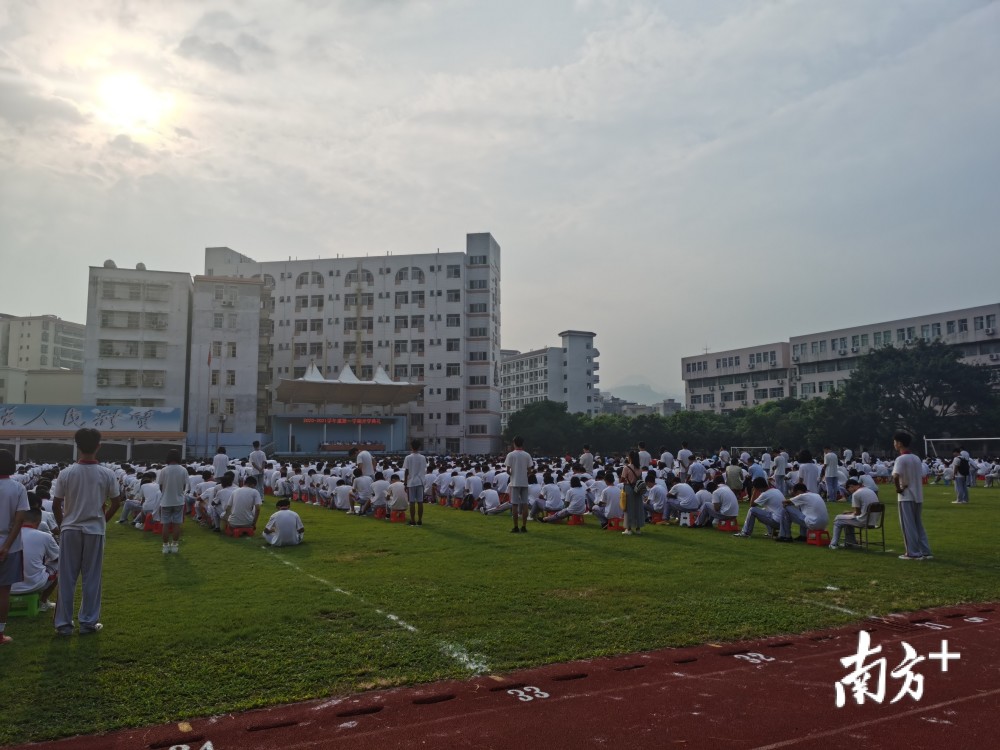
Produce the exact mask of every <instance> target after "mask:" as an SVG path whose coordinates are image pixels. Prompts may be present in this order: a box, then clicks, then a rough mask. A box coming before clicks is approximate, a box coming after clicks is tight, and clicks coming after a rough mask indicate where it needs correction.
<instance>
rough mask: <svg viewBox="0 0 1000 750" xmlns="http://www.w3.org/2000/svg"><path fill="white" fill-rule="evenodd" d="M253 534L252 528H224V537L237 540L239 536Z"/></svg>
mask: <svg viewBox="0 0 1000 750" xmlns="http://www.w3.org/2000/svg"><path fill="white" fill-rule="evenodd" d="M253 532H254V529H253V527H248V526H240V527H238V528H235V529H234V528H233V527H232V526H226V536H231V537H233V538H234V539H239V538H240V537H241V536H253Z"/></svg>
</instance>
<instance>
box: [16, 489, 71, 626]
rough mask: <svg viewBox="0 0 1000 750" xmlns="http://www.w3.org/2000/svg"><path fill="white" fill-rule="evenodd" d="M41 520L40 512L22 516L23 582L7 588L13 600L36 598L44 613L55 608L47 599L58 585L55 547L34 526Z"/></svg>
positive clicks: (57, 553) (36, 509)
mask: <svg viewBox="0 0 1000 750" xmlns="http://www.w3.org/2000/svg"><path fill="white" fill-rule="evenodd" d="M41 520H42V511H41V509H40V508H32V509H31V510H29V511H27V512H26V513H25V514H24V524H23V525H22V526H21V545H22V550H21V552H22V554H23V560H24V580H22V581H21V582H20V583H15V584H14V585H13V586H11V589H10V593H11V594H12V595H14V596H21V595H23V594H38V609H39V611H41V612H46V611H48V610H50V609H53V608H54V607H55V605H54V604H52V603H51V602H50V601H49V596H50V595H51V594H52V592H53V591H54V590H55V588H56V586H57V585H58V583H59V576H58V572H59V543H58V542H57V541H56V540H55V539H54V538H53V537H52V534H49V533H48V532H46V531H41V530H40V529H39V528H38V525H39V524H40V523H41Z"/></svg>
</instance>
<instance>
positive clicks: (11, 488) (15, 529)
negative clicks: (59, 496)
mask: <svg viewBox="0 0 1000 750" xmlns="http://www.w3.org/2000/svg"><path fill="white" fill-rule="evenodd" d="M16 471H17V464H16V463H15V462H14V456H13V455H11V453H10V451H6V450H0V646H3V645H4V644H7V643H10V642H11V641H12V640H13V638H11V637H10V636H9V635H7V634H6V633H5V632H4V631H5V630H6V629H7V611H8V608H9V606H10V589H11V586H13V585H14V584H17V583H21V581H22V580H23V579H24V562H23V561H24V554H23V551H22V549H23V540H22V539H21V536H22V534H21V526H22V525H23V524H24V520H25V516H26V514H27V513H28V510H29V505H28V491H27V490H26V489H25V487H24V485H23V484H22V483H21V482H19V481H17V480H14V479H11V475H12V474H14V473H16Z"/></svg>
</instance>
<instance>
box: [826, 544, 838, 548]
mask: <svg viewBox="0 0 1000 750" xmlns="http://www.w3.org/2000/svg"><path fill="white" fill-rule="evenodd" d="M828 546H829V547H830V549H840V547H838V546H837V545H836V544H832V543H831V544H829V545H828Z"/></svg>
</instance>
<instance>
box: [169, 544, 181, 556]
mask: <svg viewBox="0 0 1000 750" xmlns="http://www.w3.org/2000/svg"><path fill="white" fill-rule="evenodd" d="M178 552H180V547H178V545H177V542H174V543H173V544H171V545H170V553H171V554H173V555H176V554H177V553H178Z"/></svg>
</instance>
